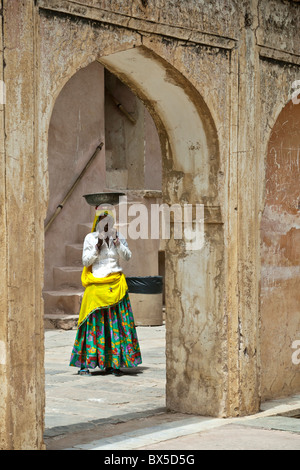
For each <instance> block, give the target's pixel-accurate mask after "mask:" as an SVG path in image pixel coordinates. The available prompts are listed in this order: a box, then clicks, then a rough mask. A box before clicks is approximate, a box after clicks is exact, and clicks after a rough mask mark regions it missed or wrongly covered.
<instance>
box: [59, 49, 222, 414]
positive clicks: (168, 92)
mask: <svg viewBox="0 0 300 470" xmlns="http://www.w3.org/2000/svg"><path fill="white" fill-rule="evenodd" d="M98 60H99V62H100V63H101V64H102V65H104V66H105V67H106V68H107V69H108V70H109V71H110V72H112V73H113V74H115V75H116V76H117V77H118V78H120V79H121V80H122V81H123V82H124V83H125V84H127V85H128V86H129V87H130V89H131V90H132V91H133V92H134V93H135V94H136V95H137V96H138V97H139V98H140V99H141V100H142V102H143V103H144V105H145V106H146V107H147V109H148V111H149V112H150V114H151V115H152V118H153V120H154V122H155V124H156V127H157V130H158V133H159V137H160V144H161V150H162V166H163V180H162V194H163V202H164V203H166V204H168V205H169V206H172V205H173V204H177V205H179V206H180V207H182V210H183V206H184V205H185V204H189V205H190V207H191V208H192V212H193V214H192V218H193V224H194V226H195V223H196V222H198V221H197V219H196V218H197V214H198V213H196V212H195V208H196V206H197V205H199V206H200V205H201V206H202V207H203V208H204V215H205V216H206V224H205V225H204V229H203V230H204V240H205V242H204V244H201V246H197V247H193V245H191V244H186V243H185V241H184V239H183V238H181V239H175V238H174V237H173V235H171V238H170V239H169V240H166V311H167V318H166V331H167V336H166V355H167V388H166V397H167V407H168V409H171V410H176V411H181V412H187V413H198V414H204V415H215V416H216V415H222V414H225V413H226V411H225V407H226V404H225V401H224V393H225V390H226V385H225V384H226V377H225V375H224V374H223V373H222V370H223V367H224V360H225V358H224V356H223V354H222V347H220V345H221V344H222V341H223V339H222V338H224V334H225V329H226V326H225V325H224V322H223V315H224V311H223V305H222V297H221V292H222V289H223V287H222V281H220V277H222V270H223V226H222V223H220V211H219V204H220V202H219V194H218V182H217V173H218V167H219V153H218V139H217V133H216V129H215V126H214V123H213V120H212V118H211V115H210V113H209V110H208V108H207V106H206V104H205V103H204V101H203V99H202V98H201V96H200V95H199V93H198V92H197V91H196V90H195V89H194V87H193V86H192V85H191V83H190V82H188V81H187V80H186V79H185V78H184V76H183V75H182V74H181V73H179V72H178V71H177V70H176V69H175V68H174V67H172V66H171V65H170V64H169V63H167V62H166V61H165V60H163V59H162V58H161V57H159V56H157V55H156V54H155V53H154V52H152V51H151V50H149V49H147V48H145V47H143V46H142V47H135V48H130V49H127V50H125V51H122V52H116V53H112V54H108V55H105V56H103V55H102V56H101V57H99V58H98ZM149 71H151V73H149ZM65 83H66V80H65V78H64V83H63V84H62V85H64V84H65ZM57 95H58V93H56V96H57ZM182 214H184V212H182ZM182 223H183V221H182ZM171 225H172V224H171ZM173 230H174V227H173V228H172V227H171V233H172V234H173ZM195 279H197V282H195ZM220 324H223V325H224V326H223V328H224V330H222V328H221V329H220V326H219V325H220ZM221 330H222V331H221Z"/></svg>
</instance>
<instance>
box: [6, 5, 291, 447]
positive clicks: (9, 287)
mask: <svg viewBox="0 0 300 470" xmlns="http://www.w3.org/2000/svg"><path fill="white" fill-rule="evenodd" d="M270 4H272V8H271V7H270V6H269V5H270ZM3 7H4V9H3V12H4V30H3V53H2V54H3V55H4V61H5V68H4V80H5V82H6V84H7V104H6V107H5V113H2V116H3V117H4V122H3V128H2V139H1V141H2V142H3V147H2V156H3V158H2V161H1V165H0V178H2V179H1V181H2V183H3V184H2V185H1V190H0V195H1V196H0V197H1V198H2V201H5V204H4V205H3V206H2V208H1V220H2V222H3V224H4V225H3V226H4V228H5V229H6V230H5V232H4V235H3V237H4V238H2V243H1V245H0V249H1V254H2V255H3V257H1V272H2V273H3V277H4V279H5V280H6V282H4V283H3V285H2V287H1V289H2V293H3V297H2V298H1V308H2V311H3V315H1V320H0V321H1V327H3V328H4V330H2V329H1V333H0V335H1V336H0V341H1V342H0V374H1V377H0V379H1V380H0V384H1V385H0V386H1V392H2V403H1V406H0V426H1V448H3V449H5V448H14V449H17V448H19V449H25V448H42V447H43V442H42V432H43V413H44V384H43V379H44V376H43V305H42V287H43V271H44V269H43V258H44V245H43V243H44V235H43V225H44V219H45V217H46V212H47V206H48V200H49V195H48V174H47V171H48V129H49V124H50V119H51V115H52V110H53V108H54V105H55V102H56V99H57V97H58V96H59V93H60V92H61V90H62V89H63V86H64V85H65V84H66V83H67V82H68V81H69V80H70V78H71V77H72V76H73V75H74V74H75V73H76V72H77V71H78V70H80V69H82V68H83V67H86V66H88V65H89V64H91V63H93V62H94V61H95V60H99V61H100V62H101V63H102V65H105V66H106V67H107V68H109V70H110V71H111V72H113V73H116V74H117V76H118V77H119V78H122V80H123V81H124V82H125V83H127V84H128V85H129V86H130V87H131V89H132V90H133V91H134V93H136V94H137V96H139V98H140V99H142V100H143V102H144V104H145V105H146V107H147V109H148V110H149V112H150V114H151V115H152V117H153V119H154V121H155V124H156V126H157V128H158V132H159V136H160V141H161V146H162V154H163V198H164V201H166V202H168V203H171V204H172V203H174V202H181V203H183V202H190V203H194V204H195V203H196V202H201V203H203V204H204V205H205V216H206V224H205V245H204V248H203V250H201V251H200V252H188V251H187V250H186V249H185V247H184V246H183V245H182V244H181V243H180V242H174V241H172V240H170V242H168V243H167V247H166V249H167V254H166V258H167V259H166V268H167V273H166V284H167V289H166V303H167V318H166V324H167V343H166V351H167V363H168V370H169V372H170V373H169V374H168V376H167V390H166V397H167V406H168V407H169V408H170V409H174V410H177V411H182V412H192V413H199V414H207V415H214V416H235V415H243V414H250V413H253V412H256V411H257V410H258V409H259V404H260V399H261V374H263V373H264V369H263V367H262V368H261V366H263V364H264V363H263V361H261V348H260V345H261V336H260V330H259V324H260V323H259V321H260V289H259V287H260V286H259V283H260V277H261V266H260V265H261V251H260V250H261V239H260V223H261V218H262V214H263V211H264V208H265V194H266V192H265V191H266V185H265V169H266V168H267V159H266V156H267V145H268V142H269V138H270V133H271V129H272V127H273V125H274V124H275V121H276V119H277V116H278V115H279V112H280V111H281V109H282V108H283V107H284V105H285V104H286V103H287V102H288V101H289V100H290V94H291V85H290V84H291V83H292V82H293V81H294V80H296V79H297V78H299V77H298V75H299V68H300V63H299V59H298V55H299V48H300V44H299V31H300V28H299V15H298V14H296V13H297V12H298V11H299V5H296V4H294V3H292V2H284V1H281V0H273V1H272V2H269V1H267V0H248V1H246V0H245V1H243V2H235V1H231V0H225V1H224V0H217V1H207V2H202V1H201V2H199V1H194V0H189V1H187V2H183V3H182V4H181V6H180V8H178V3H177V2H173V1H171V0H170V1H163V0H160V1H159V2H157V1H154V0H149V2H148V3H147V6H145V7H143V6H142V4H141V2H139V1H137V0H136V1H134V2H133V3H128V4H126V3H125V4H124V2H123V1H117V0H116V1H113V0H111V1H109V0H107V1H103V2H98V1H96V0H95V1H92V0H90V1H82V2H76V4H75V3H74V2H72V1H67V0H51V1H50V0H38V1H36V2H34V1H32V0H28V1H26V2H21V1H18V0H5V1H4V2H3ZM39 8H40V9H39ZM55 10H57V11H58V12H55ZM128 51H129V52H128ZM121 52H122V55H120V56H118V60H117V56H116V55H114V54H116V53H121ZM145 64H147V65H149V66H151V74H152V75H151V79H150V76H149V74H146V73H145V68H144V67H145ZM153 76H154V77H155V78H156V79H157V82H155V81H154V80H153ZM20 219H21V222H20ZM22 223H23V225H22ZM19 226H20V227H21V232H20V231H18V230H17V229H18V227H19ZM24 226H25V229H23V227H24ZM20 242H21V244H22V246H21V248H20ZM20 250H22V256H20ZM264 334H265V333H264ZM262 353H263V354H264V351H262ZM262 359H263V356H262ZM8 370H9V373H8ZM277 370H278V371H279V373H281V372H280V368H278V369H276V371H277ZM264 383H265V384H266V381H265V382H264ZM294 384H295V388H294V385H293V390H294V391H296V387H298V385H297V382H294ZM290 391H292V388H291V387H290V388H289V392H290ZM264 393H265V392H264ZM265 396H266V395H265Z"/></svg>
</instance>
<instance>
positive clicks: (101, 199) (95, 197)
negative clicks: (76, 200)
mask: <svg viewBox="0 0 300 470" xmlns="http://www.w3.org/2000/svg"><path fill="white" fill-rule="evenodd" d="M121 196H125V194H124V193H95V194H85V195H84V196H83V197H84V198H85V200H86V202H87V203H88V204H89V205H90V206H94V207H97V206H100V205H101V204H109V205H111V206H116V205H117V204H119V202H120V200H119V198H120V197H121Z"/></svg>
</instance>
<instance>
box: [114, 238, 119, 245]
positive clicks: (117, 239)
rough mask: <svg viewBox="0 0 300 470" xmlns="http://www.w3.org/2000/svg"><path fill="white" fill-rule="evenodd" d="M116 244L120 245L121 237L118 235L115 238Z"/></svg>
mask: <svg viewBox="0 0 300 470" xmlns="http://www.w3.org/2000/svg"><path fill="white" fill-rule="evenodd" d="M114 244H115V246H120V239H119V237H116V238H115V239H114Z"/></svg>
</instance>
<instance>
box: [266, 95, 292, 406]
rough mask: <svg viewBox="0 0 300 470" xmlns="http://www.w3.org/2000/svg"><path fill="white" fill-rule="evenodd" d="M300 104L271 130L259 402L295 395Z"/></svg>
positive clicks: (281, 115)
mask: <svg viewBox="0 0 300 470" xmlns="http://www.w3.org/2000/svg"><path fill="white" fill-rule="evenodd" d="M299 126H300V106H299V105H296V104H294V103H293V101H290V102H288V103H287V104H286V106H285V107H284V108H283V109H282V110H281V111H280V113H279V115H278V116H277V120H276V122H275V123H274V126H273V128H272V131H271V135H270V138H269V142H268V148H267V159H266V188H265V208H264V213H263V217H262V221H261V256H262V274H261V362H262V371H261V384H262V385H261V389H262V399H264V400H266V399H271V398H274V397H278V396H283V395H285V396H287V395H290V394H292V393H295V392H297V391H299V386H300V374H299V366H298V365H297V364H295V363H294V362H293V352H294V350H293V343H294V342H295V341H297V340H299V339H300V337H299V331H300V323H299V302H300V297H299V276H300V270H299V265H300V257H299V253H300V230H299V227H300V218H299V179H300V174H299V173H300V164H299V154H300V137H299Z"/></svg>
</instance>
